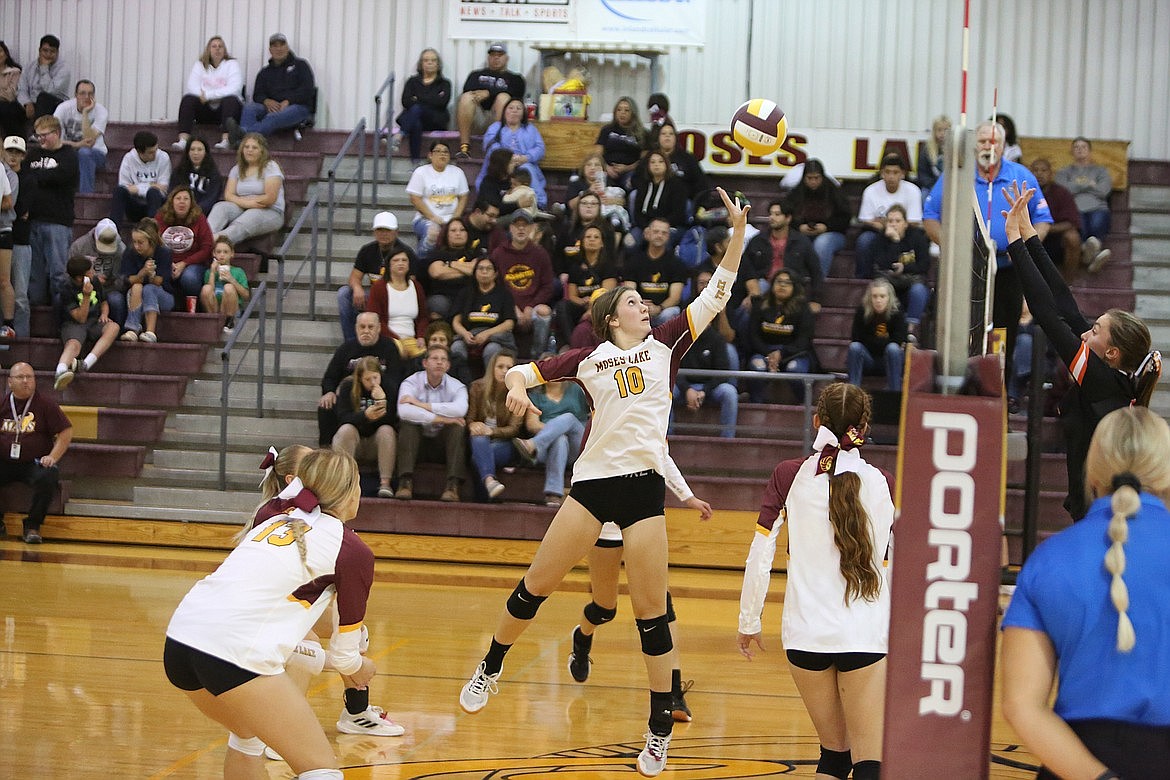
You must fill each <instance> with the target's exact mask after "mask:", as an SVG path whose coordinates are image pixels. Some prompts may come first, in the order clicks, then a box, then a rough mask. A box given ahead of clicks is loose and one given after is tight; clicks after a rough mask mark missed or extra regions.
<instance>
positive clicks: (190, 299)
mask: <svg viewBox="0 0 1170 780" xmlns="http://www.w3.org/2000/svg"><path fill="white" fill-rule="evenodd" d="M198 308H199V299H198V298H196V297H195V296H194V295H188V296H187V311H188V312H190V313H191V314H194V313H195V310H196V309H198Z"/></svg>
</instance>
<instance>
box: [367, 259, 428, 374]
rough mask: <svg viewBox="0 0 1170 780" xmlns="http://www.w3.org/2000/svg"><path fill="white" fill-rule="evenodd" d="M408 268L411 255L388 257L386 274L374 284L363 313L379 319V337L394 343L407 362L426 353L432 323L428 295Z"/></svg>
mask: <svg viewBox="0 0 1170 780" xmlns="http://www.w3.org/2000/svg"><path fill="white" fill-rule="evenodd" d="M410 266H411V255H409V254H408V253H407V252H406V251H404V250H400V251H398V252H395V253H394V254H392V255H390V259H389V260H387V261H386V273H385V274H384V275H383V276H382V277H381V278H379V279H375V280H374V283H373V284H372V285H370V295H369V297H368V298H366V311H372V312H375V313H376V314H377V315H378V320H379V321H380V323H381V327H382V335H383V336H389V337H391V338H393V339H396V340H397V341H398V345H399V349H400V350H401V351H402V353H403V355H404V356H405V357H407V358H412V357H415V356H416V355H421V354H423V352H424V351H425V347H426V332H427V325H428V324H429V323H430V321H431V315H430V312H428V311H427V295H426V293H425V292H424V291H423V286H422V284H421V283H420V282H419V281H418V279H416V278H415V277H414V274H413V273H411V270H410Z"/></svg>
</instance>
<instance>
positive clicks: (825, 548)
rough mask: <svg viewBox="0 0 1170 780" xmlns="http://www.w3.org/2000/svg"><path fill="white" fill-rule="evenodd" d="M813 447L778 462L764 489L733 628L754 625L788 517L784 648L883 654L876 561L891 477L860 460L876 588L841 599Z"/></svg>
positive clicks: (886, 607) (884, 592)
mask: <svg viewBox="0 0 1170 780" xmlns="http://www.w3.org/2000/svg"><path fill="white" fill-rule="evenodd" d="M820 457H821V453H820V452H814V453H813V454H812V455H810V456H809V457H807V458H803V459H794V460H787V461H783V462H781V463H780V464H779V465H778V466H776V469H775V471H773V472H772V478H771V480H770V481H769V482H768V485H767V487H766V488H765V489H764V501H763V504H762V506H761V507H760V515H759V518H758V520H757V525H756V534H755V536H754V537H753V539H752V546H751V551H750V552H749V553H748V559H747V564H746V565H745V567H744V574H743V591H742V592H741V594H740V600H739V631H740V633H743V634H757V633H759V632H760V629H761V623H760V615H761V613H762V611H763V608H764V599H765V597H766V596H767V593H768V583H769V580H770V578H771V569H772V561H773V559H774V558H775V555H776V537H777V535H778V534H779V532H780V527H781V526H782V525H783V524H784V522H785V520H787V522H788V584H787V587H786V588H785V589H784V613H783V617H782V619H781V639H782V641H783V643H784V648H785V649H786V650H804V651H806V652H810V653H847V652H854V653H885V652H886V651H887V648H888V645H889V626H890V586H889V581H888V579H887V576H886V575H887V570H886V567H885V566H884V564H883V559H884V558H885V555H886V550H887V549H888V547H889V544H890V536H891V530H892V528H893V523H894V502H893V499H892V498H891V494H892V492H893V485H892V484H891V483H892V478H891V477H890V475H889V474H887V473H886V472H885V471H883V470H881V469H879V468H876V467H874V466H872V465H870V464H868V463H866V462H864V461H861V463H860V464H859V465H858V467H857V468H856V472H857V475H858V476H859V477H860V478H861V491H860V499H861V504H862V506H864V507H865V509H866V512H867V513H868V514H869V531H870V543H871V544H872V546H873V556H874V557H873V565H874V566H875V567H876V569H877V571H878V574H879V575H880V576H881V579H882V583H881V589H880V590H879V592H878V595H877V598H876V599H875V600H873V601H864V600H862V599H859V598H855V599H854V600H853V601H851V602H849V603H848V604H847V603H845V578H844V577H843V576H842V575H841V553H840V551H839V550H838V549H837V544H836V542H835V541H834V539H833V526H832V524H831V523H830V522H829V476H828V474H823V473H822V474H818V473H817V462H818V460H819V459H820Z"/></svg>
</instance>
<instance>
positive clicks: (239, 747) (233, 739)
mask: <svg viewBox="0 0 1170 780" xmlns="http://www.w3.org/2000/svg"><path fill="white" fill-rule="evenodd" d="M228 747H229V748H231V749H232V750H234V751H236V752H237V753H243V754H244V755H245V756H254V757H259V756H262V755H264V740H262V739H260V737H252V738H251V739H244V738H243V737H237V736H236V735H235V734H234V733H232V732H228Z"/></svg>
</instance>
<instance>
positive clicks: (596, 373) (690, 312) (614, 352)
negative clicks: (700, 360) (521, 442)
mask: <svg viewBox="0 0 1170 780" xmlns="http://www.w3.org/2000/svg"><path fill="white" fill-rule="evenodd" d="M734 282H735V273H733V272H731V271H728V270H726V269H724V268H722V267H720V268H719V269H717V270H716V271H715V274H714V276H712V277H711V282H710V284H708V285H707V287H706V289H704V290H703V292H702V294H701V295H699V297H698V298H696V299H695V300H694V301H693V302H692V303H691V304H690V305H689V306H687V308H686V310H685V311H683V313H682V314H681V315H679V316H678V317H675V318H674V319H671V320H669V321H667V322H664V323H663V324H662V325H659V326H658V327H657V328H654V330H652V331H651V332H650V335H649V336H647V337H646V340H645V341H643V342H641V343H640V344H637V345H636V346H634V347H632V348H630V349H626V350H623V349H620V348H619V347H618V346H617V345H616V344H614V343H613V342H612V341H604V342H602V343H601V344H600V345H599V346H597V347H595V348H593V349H572V350H569V351H567V352H564V353H562V354H560V355H557V356H555V357H551V358H548V359H547V360H541V361H539V362H536V363H526V364H524V365H521V366H515V367H513V368H512V369H511V370H510V371H509V373H511V372H512V371H519V372H521V374H522V375H523V376H524V384H525V386H526V387H535V386H537V385H542V384H544V383H546V382H552V381H555V380H565V381H570V382H576V383H577V384H578V385H579V386H580V387H581V389H582V390H584V391H585V398H586V400H587V401H588V402H589V408H590V409H591V411H592V413H593V414H592V418H591V420H590V422H589V427H588V429H587V430H586V435H585V443H584V446H583V447H582V448H581V455H580V457H578V458H577V462H576V464H575V465H574V466H573V483H574V484H575V483H577V482H579V481H583V480H588V479H600V478H603V477H617V476H622V475H624V474H636V473H638V472H641V471H656V472H658V473H659V474H662V475H665V474H666V473H667V472H666V468H667V467H666V458H667V453H666V427H667V423H668V422H669V420H670V404H671V392H672V390H673V388H674V378H675V374H676V373H678V364H679V361H680V360H681V359H682V356H683V355H684V354H686V351H687V350H688V349H690V346H691V344H693V343H694V341H695V338H696V337H697V336H698V335H699V334H700V333H702V332H703V329H704V328H706V327H707V325H709V324H710V322H711V320H713V319H715V315H716V314H718V313H719V312H720V311H721V310H722V309H723V307H724V306H726V305H727V299H728V296H729V295H730V292H731V286H732V284H734Z"/></svg>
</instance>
